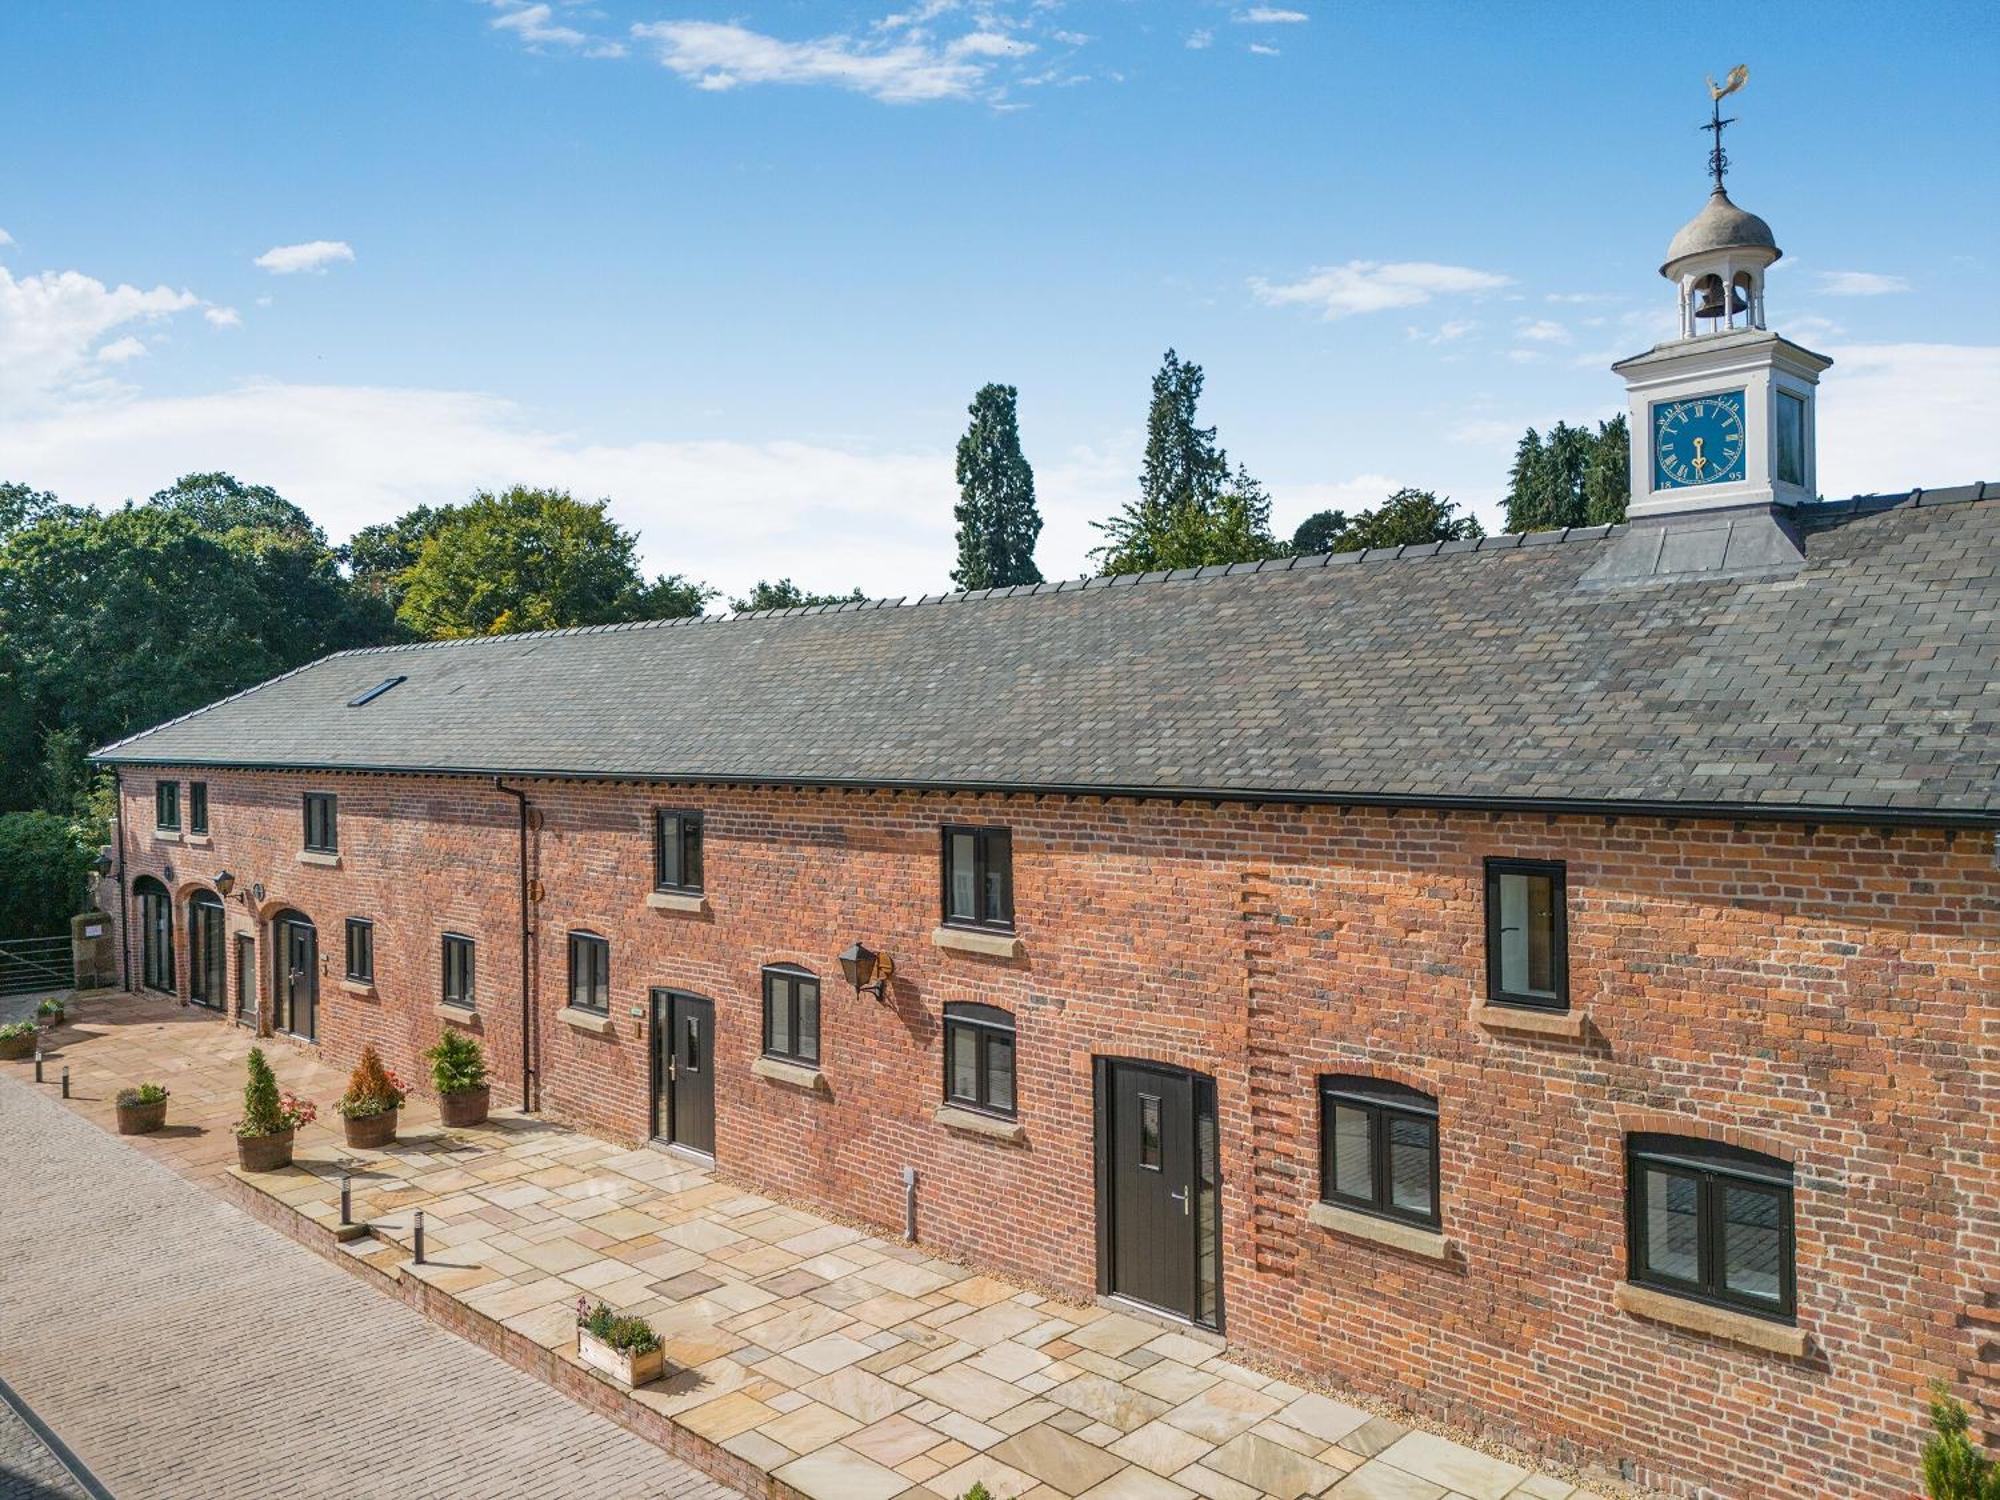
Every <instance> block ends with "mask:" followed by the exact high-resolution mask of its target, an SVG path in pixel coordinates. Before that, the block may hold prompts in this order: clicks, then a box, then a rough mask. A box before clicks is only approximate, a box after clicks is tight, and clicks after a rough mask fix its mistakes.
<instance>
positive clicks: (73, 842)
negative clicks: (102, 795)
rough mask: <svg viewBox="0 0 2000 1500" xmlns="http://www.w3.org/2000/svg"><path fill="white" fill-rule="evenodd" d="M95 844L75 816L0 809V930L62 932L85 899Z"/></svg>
mask: <svg viewBox="0 0 2000 1500" xmlns="http://www.w3.org/2000/svg"><path fill="white" fill-rule="evenodd" d="M96 861H97V850H96V849H95V848H93V847H92V846H91V845H90V844H89V843H88V842H86V839H85V831H84V828H83V826H82V825H81V824H80V823H78V822H77V821H76V820H75V819H72V818H64V817H59V816H58V815H56V814H55V813H48V812H10V813H0V936H5V937H10V938H24V937H66V936H68V934H69V919H70V918H71V917H73V916H75V915H76V914H77V913H78V912H80V911H83V910H85V909H86V908H87V907H88V906H89V904H90V880H91V875H92V873H93V871H92V867H93V866H94V865H95V863H96Z"/></svg>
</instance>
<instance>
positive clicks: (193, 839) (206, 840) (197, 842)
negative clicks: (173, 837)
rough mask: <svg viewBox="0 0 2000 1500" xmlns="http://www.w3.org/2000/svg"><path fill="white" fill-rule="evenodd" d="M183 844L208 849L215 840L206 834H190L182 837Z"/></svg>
mask: <svg viewBox="0 0 2000 1500" xmlns="http://www.w3.org/2000/svg"><path fill="white" fill-rule="evenodd" d="M181 842H182V843H183V844H187V845H189V846H191V847H193V848H196V849H206V848H208V847H209V845H210V844H212V843H213V842H214V840H213V839H211V838H210V837H209V836H208V835H207V834H205V833H188V834H183V835H182V836H181Z"/></svg>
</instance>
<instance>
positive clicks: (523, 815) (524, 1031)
mask: <svg viewBox="0 0 2000 1500" xmlns="http://www.w3.org/2000/svg"><path fill="white" fill-rule="evenodd" d="M493 790H494V791H496V792H504V793H506V794H507V795H508V796H509V797H512V798H513V799H514V804H515V808H516V810H517V811H518V812H519V813H520V881H521V1108H522V1109H523V1110H525V1111H527V1112H528V1113H530V1114H532V1113H533V1112H534V1111H535V1110H536V1109H537V1108H538V1107H539V1101H538V1100H537V1099H536V1097H535V1096H536V1094H537V1093H538V1092H539V1090H538V1089H537V1087H536V1085H537V1083H538V1082H539V1081H540V1080H539V1079H538V1078H537V1077H536V1074H535V1065H534V1036H535V1027H534V1019H535V1003H534V992H533V990H532V989H531V988H530V986H529V967H528V794H527V793H526V792H523V791H520V790H518V789H516V788H514V787H511V786H508V785H507V784H506V783H505V782H504V781H502V780H501V779H500V778H499V777H498V776H495V777H494V778H493Z"/></svg>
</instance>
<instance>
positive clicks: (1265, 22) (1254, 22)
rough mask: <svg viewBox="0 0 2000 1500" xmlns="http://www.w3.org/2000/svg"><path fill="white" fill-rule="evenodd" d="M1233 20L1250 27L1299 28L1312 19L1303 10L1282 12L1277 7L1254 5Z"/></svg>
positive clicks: (1241, 11)
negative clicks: (1298, 26)
mask: <svg viewBox="0 0 2000 1500" xmlns="http://www.w3.org/2000/svg"><path fill="white" fill-rule="evenodd" d="M1231 19H1233V20H1236V21H1240V22H1242V23H1243V24H1245V25H1248V26H1297V25H1300V24H1302V23H1304V22H1306V21H1310V20H1311V19H1312V17H1311V16H1309V15H1307V14H1306V13H1305V12H1304V11H1302V10H1282V9H1280V8H1279V7H1277V6H1275V5H1253V6H1251V7H1250V8H1249V9H1248V10H1240V11H1238V12H1237V13H1236V14H1235V16H1233V17H1232V18H1231Z"/></svg>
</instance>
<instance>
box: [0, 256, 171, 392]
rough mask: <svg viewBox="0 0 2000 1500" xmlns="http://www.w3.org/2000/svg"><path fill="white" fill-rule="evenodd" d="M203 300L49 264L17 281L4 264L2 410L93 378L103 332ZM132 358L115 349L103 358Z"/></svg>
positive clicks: (0, 296)
mask: <svg viewBox="0 0 2000 1500" xmlns="http://www.w3.org/2000/svg"><path fill="white" fill-rule="evenodd" d="M200 303H201V299H200V298H199V297H197V296H195V294H194V293H193V292H190V291H186V290H182V291H178V292H177V291H175V290H173V289H172V288H171V287H166V286H156V287H154V288H153V289H152V290H151V291H142V290H140V289H139V288H138V287H135V286H126V285H123V284H121V285H119V286H115V287H107V286H105V284H104V283H103V282H101V281H99V280H97V279H96V278H95V277H91V276H86V275H84V274H83V273H82V272H81V271H45V272H43V273H42V274H40V275H38V276H24V277H22V278H20V279H19V280H16V279H15V277H14V276H13V274H12V273H11V272H9V271H8V270H7V269H6V268H5V267H4V266H0V410H5V409H7V408H9V407H13V406H20V407H24V408H25V407H27V406H30V405H33V404H35V403H37V402H39V401H41V400H44V399H48V398H53V397H55V396H57V395H59V394H61V393H63V392H64V391H66V390H68V389H69V388H71V387H73V386H75V385H77V384H79V383H84V384H87V383H89V382H90V381H91V380H92V379H94V378H98V377H95V376H94V375H93V369H94V366H95V365H96V364H97V363H98V360H97V357H96V354H95V346H96V345H97V343H98V341H99V340H100V339H102V338H103V337H104V336H105V335H106V334H108V333H111V332H112V331H113V330H115V329H119V328H122V327H124V326H125V325H127V324H131V323H150V322H157V321H158V320H160V319H162V318H167V317H171V316H172V315H173V314H175V313H177V312H182V311H184V310H186V309H187V308H190V307H197V306H199V305H200ZM113 347H116V346H115V345H114V346H113ZM140 352H142V353H143V352H144V346H143V345H142V346H141V348H140ZM130 357H131V355H130V354H129V353H121V354H113V355H109V356H108V358H107V360H106V361H105V362H107V363H112V364H115V363H118V362H119V361H120V360H122V359H129V358H130Z"/></svg>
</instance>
